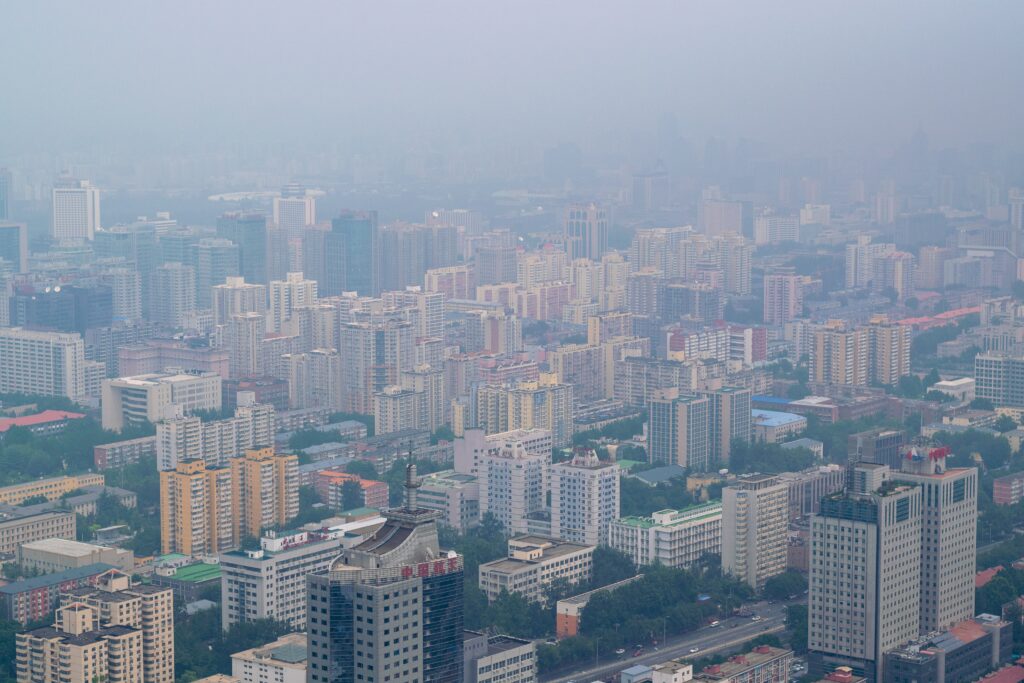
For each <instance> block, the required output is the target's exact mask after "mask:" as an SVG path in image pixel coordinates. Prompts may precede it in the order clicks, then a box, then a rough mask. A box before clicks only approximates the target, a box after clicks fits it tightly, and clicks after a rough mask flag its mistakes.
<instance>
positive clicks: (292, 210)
mask: <svg viewBox="0 0 1024 683" xmlns="http://www.w3.org/2000/svg"><path fill="white" fill-rule="evenodd" d="M274 223H276V224H277V227H278V230H281V231H282V232H284V233H285V234H287V235H288V236H290V237H300V236H301V235H302V232H303V230H304V229H305V228H306V226H308V225H313V224H314V223H316V197H314V196H313V195H311V194H307V193H306V190H305V188H303V187H301V186H299V185H296V184H292V185H289V186H287V187H285V188H284V189H283V190H281V196H280V197H274Z"/></svg>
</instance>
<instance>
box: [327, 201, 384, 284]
mask: <svg viewBox="0 0 1024 683" xmlns="http://www.w3.org/2000/svg"><path fill="white" fill-rule="evenodd" d="M379 233H380V231H379V229H378V227H377V212H376V211H345V212H342V214H341V215H340V216H338V217H337V218H335V219H333V220H332V221H331V230H330V232H328V233H327V234H325V235H324V263H325V268H324V271H325V272H324V280H323V281H322V282H320V290H321V294H322V295H323V296H337V295H339V294H341V293H342V292H358V293H359V294H360V295H362V296H375V295H376V294H377V293H378V292H379V291H380V280H379V278H380V262H381V254H380V234H379Z"/></svg>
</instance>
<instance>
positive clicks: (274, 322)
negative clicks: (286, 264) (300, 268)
mask: <svg viewBox="0 0 1024 683" xmlns="http://www.w3.org/2000/svg"><path fill="white" fill-rule="evenodd" d="M269 291H270V308H269V310H268V315H267V331H268V332H284V331H286V330H287V329H288V327H289V326H288V323H289V322H290V321H291V319H292V311H293V309H294V308H295V307H296V306H311V305H313V304H315V303H316V297H317V283H316V282H315V281H313V280H307V279H305V278H304V277H303V276H302V273H288V275H287V276H286V278H285V279H284V280H271V282H270V289H269ZM289 332H290V333H294V332H292V331H290V330H289Z"/></svg>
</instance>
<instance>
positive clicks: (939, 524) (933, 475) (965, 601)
mask: <svg viewBox="0 0 1024 683" xmlns="http://www.w3.org/2000/svg"><path fill="white" fill-rule="evenodd" d="M948 455H949V449H948V448H945V447H939V448H932V449H928V452H925V449H923V448H912V449H911V450H910V451H909V452H908V453H907V455H906V457H904V458H903V460H902V463H901V464H902V470H901V471H900V472H898V473H893V475H892V477H893V479H895V480H897V481H905V482H909V483H911V484H917V485H918V486H920V487H921V502H922V505H923V510H924V512H923V517H922V525H921V532H922V536H921V553H922V556H921V625H920V631H921V632H922V633H931V632H933V631H941V630H945V629H948V628H951V627H952V626H953V625H955V624H957V623H959V622H961V621H963V620H964V619H969V618H971V617H972V616H973V615H974V572H975V560H976V555H977V538H976V537H977V530H978V470H977V468H975V467H955V468H950V467H947V466H946V457H947V456H948Z"/></svg>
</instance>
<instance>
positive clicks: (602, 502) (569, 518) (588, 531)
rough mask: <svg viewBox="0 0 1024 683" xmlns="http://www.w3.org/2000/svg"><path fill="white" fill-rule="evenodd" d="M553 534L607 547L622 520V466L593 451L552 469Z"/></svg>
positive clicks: (562, 538)
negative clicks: (611, 527) (613, 528)
mask: <svg viewBox="0 0 1024 683" xmlns="http://www.w3.org/2000/svg"><path fill="white" fill-rule="evenodd" d="M550 472H551V475H550V476H551V535H552V536H553V537H554V538H558V539H561V540H563V541H569V542H572V543H582V544H584V545H606V544H607V543H608V526H609V524H611V523H612V522H613V521H614V520H616V519H618V518H619V467H618V465H616V464H615V463H613V462H601V460H600V459H599V458H598V457H597V453H596V452H594V451H593V450H592V449H589V448H584V449H578V450H577V451H576V453H575V454H574V455H573V457H572V459H571V460H567V461H565V462H561V463H557V464H555V465H552V466H551V469H550Z"/></svg>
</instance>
